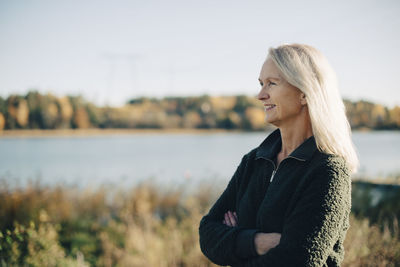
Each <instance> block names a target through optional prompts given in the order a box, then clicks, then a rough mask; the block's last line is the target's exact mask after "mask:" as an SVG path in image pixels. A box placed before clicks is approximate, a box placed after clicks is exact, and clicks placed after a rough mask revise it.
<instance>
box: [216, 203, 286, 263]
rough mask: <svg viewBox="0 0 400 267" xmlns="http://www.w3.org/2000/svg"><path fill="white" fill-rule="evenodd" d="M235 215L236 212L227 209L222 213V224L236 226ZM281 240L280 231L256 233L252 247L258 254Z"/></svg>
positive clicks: (265, 251) (261, 253)
mask: <svg viewBox="0 0 400 267" xmlns="http://www.w3.org/2000/svg"><path fill="white" fill-rule="evenodd" d="M237 221H238V219H237V215H236V212H231V211H229V210H228V211H227V212H226V213H225V214H224V220H223V221H222V223H223V224H225V225H227V226H229V227H235V226H237V225H238V224H237ZM280 240H281V234H280V233H261V232H259V233H256V234H255V236H254V247H255V249H256V252H257V254H258V255H263V254H265V253H267V252H268V251H269V250H270V249H271V248H274V247H276V246H277V245H278V244H279V241H280Z"/></svg>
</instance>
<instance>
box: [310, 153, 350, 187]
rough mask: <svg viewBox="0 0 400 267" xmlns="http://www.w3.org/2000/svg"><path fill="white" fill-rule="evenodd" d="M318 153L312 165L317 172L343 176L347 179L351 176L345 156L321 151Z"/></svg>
mask: <svg viewBox="0 0 400 267" xmlns="http://www.w3.org/2000/svg"><path fill="white" fill-rule="evenodd" d="M318 154H319V155H317V156H316V157H315V158H314V159H313V160H312V161H313V162H312V163H311V166H310V167H311V168H312V169H313V170H314V171H315V172H317V173H321V174H324V175H325V176H326V174H329V175H327V176H335V177H342V178H345V179H346V180H347V179H349V178H350V170H349V168H348V165H347V163H346V161H345V159H344V158H343V157H340V156H337V155H332V154H326V153H321V152H319V153H318Z"/></svg>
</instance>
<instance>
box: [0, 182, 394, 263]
mask: <svg viewBox="0 0 400 267" xmlns="http://www.w3.org/2000/svg"><path fill="white" fill-rule="evenodd" d="M186 190H187V188H186V187H179V188H175V189H172V188H170V189H165V188H164V189H160V188H159V187H157V185H155V184H150V183H143V184H140V185H137V186H135V187H133V188H131V189H130V190H125V191H121V190H116V189H110V188H99V189H96V190H79V189H76V188H72V187H46V186H42V185H39V184H31V185H30V186H27V187H26V188H23V189H22V188H17V189H15V188H14V189H11V188H9V187H8V186H7V185H6V184H5V183H2V185H1V186H0V203H1V209H0V230H1V233H2V234H1V235H0V245H1V247H0V266H88V265H91V266H215V265H213V264H212V263H210V261H208V260H207V259H206V258H205V257H204V256H203V255H202V253H201V251H200V248H199V240H198V224H199V221H200V219H201V217H202V215H203V214H204V213H205V212H206V211H207V209H208V207H209V206H210V205H211V204H212V203H213V201H214V200H215V199H216V196H217V191H218V190H217V191H216V190H215V188H211V187H209V186H206V185H203V186H200V187H197V188H196V189H195V191H193V192H191V193H190V194H188V193H187V191H186ZM351 225H352V226H351V227H350V229H349V231H348V235H347V239H346V243H345V248H346V255H345V260H344V263H343V266H399V265H400V254H399V252H400V242H399V231H398V229H397V230H396V229H395V230H394V231H393V230H389V228H388V227H383V231H382V230H381V228H382V227H378V226H376V225H372V226H370V225H369V221H368V219H357V218H355V217H354V216H353V217H352V218H351ZM396 225H398V224H397V222H396Z"/></svg>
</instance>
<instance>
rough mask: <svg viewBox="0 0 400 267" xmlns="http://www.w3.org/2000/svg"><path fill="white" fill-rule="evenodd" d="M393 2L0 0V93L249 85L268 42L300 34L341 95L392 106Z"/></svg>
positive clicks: (185, 92) (127, 94)
mask: <svg viewBox="0 0 400 267" xmlns="http://www.w3.org/2000/svg"><path fill="white" fill-rule="evenodd" d="M399 14H400V1H397V0H362V1H361V0H355V1H352V0H338V1H328V0H311V1H307V0H303V1H288V0H280V1H266V0H264V1H251V0H248V1H235V0H230V1H227V0H220V1H216V0H213V1H209V0H202V1H192V0H182V1H178V0H169V1H157V0H147V1H139V0H131V1H122V0H114V1H105V0H96V1H91V0H81V1H78V0H47V1H45V0H0V96H2V97H7V96H9V95H10V94H22V95H24V94H26V93H27V92H28V91H30V90H37V91H39V92H41V93H52V94H54V95H57V96H64V95H82V96H84V97H85V98H86V99H87V100H89V101H92V102H94V103H96V104H98V105H114V106H118V105H122V104H124V103H126V102H127V101H128V100H129V99H132V98H135V97H139V96H150V97H164V96H192V95H202V94H209V95H236V94H246V95H254V96H255V95H256V94H257V93H258V91H259V89H260V87H259V83H258V80H257V79H258V75H259V72H260V68H261V66H262V64H263V62H264V60H265V58H266V56H267V51H268V48H269V47H271V46H278V45H280V44H282V43H305V44H309V45H312V46H314V47H316V48H317V49H319V50H320V51H321V52H322V53H323V54H324V55H325V56H326V57H327V58H328V60H329V62H330V63H331V65H332V66H333V68H334V69H335V71H336V73H337V76H338V80H339V85H340V92H341V94H342V96H343V97H344V98H347V99H350V100H360V99H363V100H368V101H373V102H376V103H381V104H384V105H387V106H390V107H391V106H394V105H400V88H399V83H398V81H397V79H398V78H399V77H400V68H399V67H398V62H400V52H399V47H400V16H399Z"/></svg>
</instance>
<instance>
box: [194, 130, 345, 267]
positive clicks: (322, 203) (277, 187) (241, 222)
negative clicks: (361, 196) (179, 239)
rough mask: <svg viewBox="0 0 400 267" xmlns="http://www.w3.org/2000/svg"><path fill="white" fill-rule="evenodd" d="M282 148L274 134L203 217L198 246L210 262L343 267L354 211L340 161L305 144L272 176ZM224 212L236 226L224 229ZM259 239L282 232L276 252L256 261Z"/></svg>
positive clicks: (247, 160)
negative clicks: (232, 215)
mask: <svg viewBox="0 0 400 267" xmlns="http://www.w3.org/2000/svg"><path fill="white" fill-rule="evenodd" d="M280 148H281V137H280V131H279V129H277V130H276V131H274V132H273V133H271V134H270V135H269V136H268V137H267V138H266V139H265V140H264V142H263V143H262V144H261V145H260V146H259V147H258V148H256V149H254V150H252V151H250V152H249V153H248V154H246V155H245V156H244V157H243V159H242V161H241V163H240V165H239V167H238V168H237V170H236V172H235V174H234V175H233V177H232V179H231V180H230V182H229V184H228V186H227V188H226V189H225V191H224V192H223V193H222V195H221V196H220V197H219V199H218V200H217V201H216V203H215V204H214V205H213V206H212V207H211V209H210V211H209V213H208V214H207V215H205V216H204V217H203V218H202V220H201V222H200V227H199V234H200V247H201V250H202V251H203V253H204V254H205V255H206V256H207V257H208V258H209V259H210V260H211V261H212V262H214V263H216V264H219V265H232V266H340V263H341V261H342V260H343V256H344V249H343V241H344V238H345V234H346V231H347V229H348V227H349V213H350V208H351V181H350V175H349V171H348V168H347V167H346V163H345V161H344V159H343V158H341V157H338V156H334V155H327V154H325V153H322V152H320V151H319V150H318V149H317V147H316V144H315V140H314V137H310V138H309V139H307V140H306V141H305V142H304V143H303V144H301V145H300V146H299V147H298V148H297V149H296V150H295V151H293V153H291V154H290V155H289V157H288V158H286V159H284V160H283V161H282V162H281V163H280V165H279V167H278V169H276V167H275V161H274V159H275V157H276V155H277V153H278V151H279V150H280ZM271 178H273V179H272V181H271ZM228 210H230V211H236V213H237V217H238V226H235V227H230V226H227V225H225V224H223V223H222V221H223V218H224V214H225V213H226V212H227V211H228ZM257 232H264V233H272V232H275V233H281V239H280V243H279V245H278V246H276V247H275V248H273V249H271V250H269V251H268V252H267V253H266V254H264V255H261V256H258V255H257V253H256V251H255V247H254V236H255V234H256V233H257Z"/></svg>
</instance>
